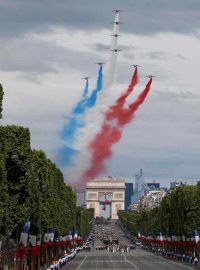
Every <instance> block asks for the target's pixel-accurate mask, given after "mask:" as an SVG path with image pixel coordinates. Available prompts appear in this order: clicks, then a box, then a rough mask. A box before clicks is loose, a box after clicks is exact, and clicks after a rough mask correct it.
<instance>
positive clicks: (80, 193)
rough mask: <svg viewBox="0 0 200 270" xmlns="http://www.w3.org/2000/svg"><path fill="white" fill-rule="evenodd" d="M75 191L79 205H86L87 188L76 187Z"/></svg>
mask: <svg viewBox="0 0 200 270" xmlns="http://www.w3.org/2000/svg"><path fill="white" fill-rule="evenodd" d="M75 193H76V197H77V205H78V206H81V207H85V203H86V202H85V189H75Z"/></svg>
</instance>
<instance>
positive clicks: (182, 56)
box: [176, 53, 185, 60]
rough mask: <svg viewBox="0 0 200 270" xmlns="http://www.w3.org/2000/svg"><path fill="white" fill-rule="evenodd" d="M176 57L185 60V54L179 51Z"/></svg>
mask: <svg viewBox="0 0 200 270" xmlns="http://www.w3.org/2000/svg"><path fill="white" fill-rule="evenodd" d="M176 57H177V58H179V59H181V60H185V56H184V55H182V54H179V53H178V54H177V55H176Z"/></svg>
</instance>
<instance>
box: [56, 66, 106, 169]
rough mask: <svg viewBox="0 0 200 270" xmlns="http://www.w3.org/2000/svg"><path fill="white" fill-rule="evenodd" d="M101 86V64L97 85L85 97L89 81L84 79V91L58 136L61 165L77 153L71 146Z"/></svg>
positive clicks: (67, 162) (69, 160)
mask: <svg viewBox="0 0 200 270" xmlns="http://www.w3.org/2000/svg"><path fill="white" fill-rule="evenodd" d="M102 86H103V67H102V65H101V66H100V68H99V71H98V78H97V85H96V88H95V89H94V90H93V91H92V93H91V95H90V96H89V97H87V94H88V90H89V83H88V80H86V85H85V89H84V93H83V95H82V98H81V100H80V101H79V102H78V103H77V104H76V106H75V107H74V108H73V110H72V113H71V116H70V117H69V118H68V119H69V121H68V123H67V124H66V125H65V126H64V127H63V129H62V131H61V133H60V137H61V140H62V142H63V145H62V148H61V149H60V162H59V163H60V164H61V165H65V166H67V165H70V164H72V162H71V160H72V159H73V157H74V156H75V155H77V154H78V151H77V150H75V149H73V148H72V144H73V143H74V141H75V139H76V135H77V131H78V129H79V128H82V127H84V126H85V122H84V115H85V113H86V112H87V109H89V108H92V107H93V106H94V105H95V104H96V100H97V94H98V92H99V91H101V89H102Z"/></svg>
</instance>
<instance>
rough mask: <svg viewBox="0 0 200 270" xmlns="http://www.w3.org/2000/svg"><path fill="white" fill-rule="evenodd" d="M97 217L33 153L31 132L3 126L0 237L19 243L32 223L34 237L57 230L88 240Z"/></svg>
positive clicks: (40, 154) (53, 169)
mask: <svg viewBox="0 0 200 270" xmlns="http://www.w3.org/2000/svg"><path fill="white" fill-rule="evenodd" d="M0 98H1V88H0ZM0 105H1V100H0ZM93 215H94V213H93V211H92V210H87V209H81V208H79V207H77V205H76V194H75V193H74V192H73V190H72V188H71V187H70V186H68V185H66V183H65V182H64V179H63V175H62V173H61V171H60V170H59V169H58V168H57V167H56V165H55V164H54V163H53V162H52V161H51V160H50V159H48V158H47V156H46V155H45V153H44V152H43V151H37V150H32V149H31V146H30V132H29V130H28V129H27V128H24V127H18V126H0V235H3V236H5V235H8V234H12V237H13V238H15V239H18V237H19V235H20V232H21V229H22V227H23V224H24V223H25V222H26V221H28V220H30V221H31V231H30V233H32V234H36V235H40V234H44V233H45V232H46V230H47V229H48V228H54V229H56V232H57V234H59V235H63V234H66V233H67V232H68V231H69V230H72V229H78V230H79V231H80V233H81V234H82V235H83V236H84V235H85V234H87V232H88V231H87V230H88V223H89V221H90V220H91V219H92V218H93Z"/></svg>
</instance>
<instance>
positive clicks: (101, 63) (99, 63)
mask: <svg viewBox="0 0 200 270" xmlns="http://www.w3.org/2000/svg"><path fill="white" fill-rule="evenodd" d="M95 64H96V65H100V66H102V65H105V63H103V62H98V63H95Z"/></svg>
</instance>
